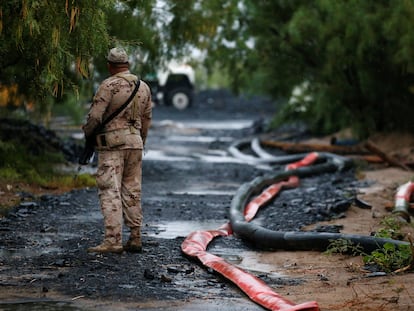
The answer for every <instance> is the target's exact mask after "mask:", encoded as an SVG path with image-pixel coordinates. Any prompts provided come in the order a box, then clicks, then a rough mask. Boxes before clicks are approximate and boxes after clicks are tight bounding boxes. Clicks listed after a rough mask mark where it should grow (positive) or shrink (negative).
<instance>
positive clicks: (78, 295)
mask: <svg viewBox="0 0 414 311" xmlns="http://www.w3.org/2000/svg"><path fill="white" fill-rule="evenodd" d="M276 110H277V105H276V104H275V103H272V102H270V101H269V100H266V99H261V98H240V97H233V96H231V95H230V94H229V93H228V92H226V91H215V92H209V93H202V94H200V95H199V97H198V101H196V103H195V105H194V106H193V107H191V108H190V109H188V110H186V111H176V110H174V108H172V107H163V106H160V107H155V108H154V123H153V126H152V128H151V131H150V135H149V138H148V143H147V146H146V153H145V156H144V165H143V189H142V205H143V211H144V224H145V226H144V228H143V230H142V232H143V252H142V253H139V254H131V253H126V252H124V253H122V254H105V255H100V254H89V253H87V251H86V249H87V248H88V247H90V246H94V245H96V244H98V243H100V241H101V239H102V236H103V221H102V216H101V213H100V208H99V202H98V196H97V190H96V189H95V188H91V189H82V190H75V191H71V192H68V193H65V194H63V195H59V196H55V195H42V196H40V197H35V196H32V195H30V194H21V195H22V196H23V197H24V200H23V202H22V203H21V204H20V206H17V207H16V208H15V209H13V210H12V211H11V212H10V213H9V214H8V215H7V216H6V217H4V218H2V219H0V234H1V239H0V258H1V259H0V288H1V291H2V292H3V294H2V300H3V301H4V302H1V303H0V310H23V309H20V307H22V306H23V307H27V306H28V305H27V304H25V303H27V302H28V303H29V306H30V307H31V310H75V309H76V310H95V309H97V308H99V309H101V310H117V309H119V310H124V309H125V310H127V309H128V310H129V309H134V310H138V309H139V310H217V308H218V306H222V308H221V309H222V310H235V309H234V307H237V308H236V309H237V310H262V308H261V307H259V306H257V305H255V304H254V303H252V302H251V301H250V300H249V299H248V298H247V297H246V296H245V295H244V294H243V293H242V292H241V291H240V290H239V289H238V288H237V287H236V286H235V285H233V284H232V283H230V282H228V281H227V280H225V279H223V278H222V277H221V276H219V275H217V274H216V273H214V272H213V271H210V270H208V269H206V268H204V267H203V266H201V265H200V264H199V263H198V262H197V261H196V260H194V259H192V258H188V257H186V256H185V255H183V253H182V252H181V249H180V246H181V243H182V242H183V240H184V238H185V237H186V236H187V234H189V233H190V232H192V231H195V230H204V229H216V228H217V227H218V226H220V225H222V224H224V223H226V222H228V221H229V216H228V212H229V206H230V202H231V200H232V197H233V194H234V193H235V191H236V190H237V189H238V187H239V186H240V185H241V184H243V183H244V182H248V181H250V180H252V179H253V178H255V177H256V176H260V175H263V174H265V173H266V172H268V171H269V169H270V168H269V167H268V166H261V165H253V164H251V163H245V162H244V161H243V160H241V159H237V158H235V157H233V156H231V155H230V154H229V153H228V151H227V149H228V148H229V146H230V144H231V143H233V142H234V141H235V140H239V139H248V138H253V137H257V136H259V135H272V133H268V132H266V131H265V129H266V124H267V122H268V121H269V117H270V116H271V115H272V114H273V113H274V112H275V111H276ZM244 152H250V151H249V150H245V151H244ZM269 152H271V151H269ZM73 167H74V168H76V165H73ZM84 169H85V170H86V168H84ZM89 169H92V170H93V169H94V168H93V167H92V168H89ZM275 169H278V168H275ZM279 169H280V167H279ZM357 186H358V183H357V182H356V181H355V179H354V174H353V172H352V171H348V172H342V173H336V174H329V175H321V176H314V177H311V178H307V179H304V180H303V181H302V182H301V185H300V187H299V188H296V189H291V190H286V191H283V192H282V193H281V194H280V195H279V196H278V197H277V198H276V199H275V200H273V201H272V202H271V203H270V204H268V205H267V206H266V207H265V208H264V209H263V210H261V211H260V212H259V214H258V215H257V217H256V218H255V219H254V220H253V221H254V222H257V223H260V225H261V226H265V227H267V228H269V229H271V230H280V231H287V230H291V231H292V230H301V228H302V227H303V226H306V225H309V224H312V223H316V222H318V221H321V220H327V219H332V218H335V217H337V218H338V217H345V212H346V210H347V208H348V207H349V205H350V204H351V203H352V201H353V200H354V196H355V189H356V187H357ZM319 230H322V231H324V230H325V231H326V230H339V229H338V228H319ZM123 238H124V240H126V239H127V238H128V230H127V229H126V228H124V237H123ZM208 250H209V251H210V252H211V253H214V254H216V255H219V256H222V257H224V258H225V259H226V260H227V261H229V262H232V263H234V264H236V265H240V266H241V267H243V269H246V270H248V271H251V273H253V274H254V275H256V276H258V277H259V278H261V279H262V280H263V281H264V282H266V283H267V284H268V285H269V286H271V287H273V288H278V287H289V286H296V285H298V284H303V282H306V281H305V280H303V279H300V278H298V279H297V278H294V279H292V278H287V277H284V276H283V275H279V274H275V273H273V272H272V271H270V270H269V269H267V268H266V267H263V266H260V265H256V262H255V260H254V257H255V252H257V251H258V250H257V249H255V246H254V245H251V244H249V243H246V242H245V241H243V240H241V239H239V238H238V237H235V236H230V237H226V238H218V239H216V240H214V241H213V242H212V243H211V244H210V246H209V249H208ZM56 297H63V298H61V299H63V301H60V302H56ZM39 299H40V301H39ZM49 299H50V300H49ZM38 306H40V307H39V309H36V308H37V307H38ZM23 307H22V308H23ZM25 310H26V309H25Z"/></svg>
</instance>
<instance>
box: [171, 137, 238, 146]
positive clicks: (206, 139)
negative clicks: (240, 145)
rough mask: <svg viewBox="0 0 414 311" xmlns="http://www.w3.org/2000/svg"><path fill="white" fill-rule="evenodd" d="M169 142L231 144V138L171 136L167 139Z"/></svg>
mask: <svg viewBox="0 0 414 311" xmlns="http://www.w3.org/2000/svg"><path fill="white" fill-rule="evenodd" d="M167 140H169V141H176V142H185V143H206V144H208V143H213V142H225V143H228V142H232V141H233V140H234V138H232V137H213V136H178V135H172V136H169V137H168V138H167Z"/></svg>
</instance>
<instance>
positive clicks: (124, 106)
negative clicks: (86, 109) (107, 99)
mask: <svg viewBox="0 0 414 311" xmlns="http://www.w3.org/2000/svg"><path fill="white" fill-rule="evenodd" d="M140 84H141V81H140V80H138V81H137V84H136V85H135V89H134V91H133V92H132V93H131V95H130V96H129V98H128V99H127V101H126V102H125V103H124V104H123V105H122V106H120V107H119V108H118V109H117V110H115V111H114V112H112V114H111V115H110V116H109V117H107V118H106V119H105V120H104V121H103V122H102V123H101V129H102V128H103V127H104V126H105V125H106V124H107V123H108V122H111V120H112V119H113V118H115V117H116V116H117V115H118V114H119V113H120V112H121V111H122V110H124V109H125V108H126V106H128V105H129V103H130V102H131V100H132V99H133V98H134V97H135V95H136V94H137V92H138V89H139V85H140Z"/></svg>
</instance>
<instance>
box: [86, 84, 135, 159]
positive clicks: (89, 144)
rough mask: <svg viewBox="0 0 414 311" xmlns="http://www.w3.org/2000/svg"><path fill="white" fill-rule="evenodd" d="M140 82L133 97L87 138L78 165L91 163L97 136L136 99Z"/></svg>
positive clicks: (132, 94)
mask: <svg viewBox="0 0 414 311" xmlns="http://www.w3.org/2000/svg"><path fill="white" fill-rule="evenodd" d="M140 82H141V81H140V80H138V82H137V84H136V85H135V89H134V91H133V92H132V93H131V95H130V96H129V97H128V99H127V101H126V102H125V103H124V104H123V105H122V106H120V107H119V108H118V109H117V110H115V111H114V112H113V113H112V114H111V115H110V116H109V117H108V118H106V120H105V121H103V122H102V123H101V124H99V125H98V126H97V127H96V128H95V130H94V131H93V133H92V134H91V135H90V136H88V137H86V138H85V146H84V148H83V150H82V152H81V154H80V155H79V160H78V163H79V164H80V165H87V164H89V162H90V161H91V159H92V157H93V155H94V154H95V143H96V136H97V135H98V134H99V133H100V132H102V130H103V129H104V128H105V125H106V124H107V123H108V122H110V121H111V120H112V119H113V118H115V117H116V116H117V115H118V114H119V113H120V112H121V111H122V110H124V109H125V108H126V106H128V104H129V103H130V102H131V100H132V99H133V98H134V97H135V95H136V94H137V92H138V89H139V85H140Z"/></svg>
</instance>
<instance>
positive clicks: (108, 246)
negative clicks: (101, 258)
mask: <svg viewBox="0 0 414 311" xmlns="http://www.w3.org/2000/svg"><path fill="white" fill-rule="evenodd" d="M123 250H124V249H123V247H122V245H120V244H112V243H109V242H107V241H104V242H103V243H101V244H99V245H97V246H95V247H90V248H88V253H116V254H120V253H122V252H123Z"/></svg>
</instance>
